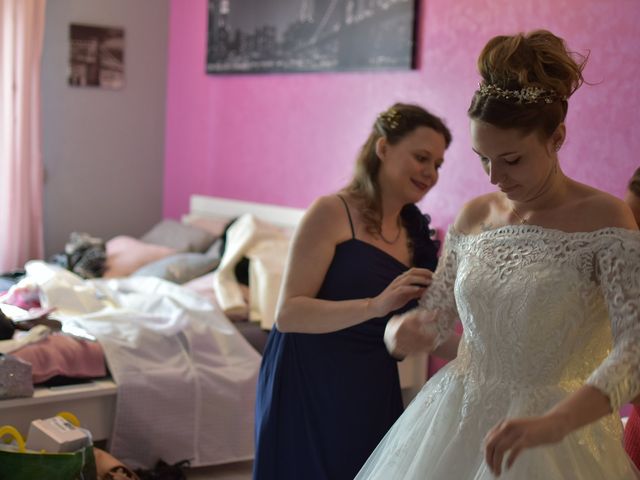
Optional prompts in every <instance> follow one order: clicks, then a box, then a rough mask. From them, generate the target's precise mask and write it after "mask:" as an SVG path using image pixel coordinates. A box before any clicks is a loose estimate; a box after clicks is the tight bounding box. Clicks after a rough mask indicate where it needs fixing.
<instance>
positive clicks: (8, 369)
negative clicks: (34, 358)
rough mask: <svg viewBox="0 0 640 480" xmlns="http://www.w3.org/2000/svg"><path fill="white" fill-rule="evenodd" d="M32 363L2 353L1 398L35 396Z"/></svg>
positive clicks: (0, 372) (0, 365) (0, 366)
mask: <svg viewBox="0 0 640 480" xmlns="http://www.w3.org/2000/svg"><path fill="white" fill-rule="evenodd" d="M31 374H32V371H31V364H29V363H27V362H25V361H23V360H20V359H19V358H17V357H14V356H13V355H4V354H0V398H16V397H31V396H33V382H32V380H31Z"/></svg>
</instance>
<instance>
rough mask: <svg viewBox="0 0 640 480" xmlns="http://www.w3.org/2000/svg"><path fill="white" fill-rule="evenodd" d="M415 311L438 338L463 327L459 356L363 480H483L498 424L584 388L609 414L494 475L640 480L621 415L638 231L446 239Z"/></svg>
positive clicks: (635, 322) (638, 301)
mask: <svg viewBox="0 0 640 480" xmlns="http://www.w3.org/2000/svg"><path fill="white" fill-rule="evenodd" d="M421 307H423V308H426V309H428V310H431V311H433V310H438V312H439V313H438V317H437V318H438V338H439V340H440V341H441V340H443V339H445V338H446V337H447V336H448V335H450V333H451V332H452V330H453V326H454V324H455V322H456V321H457V320H458V319H460V320H461V321H462V324H463V326H464V334H463V337H462V339H461V341H460V347H459V350H458V356H457V358H456V359H455V360H454V361H452V362H450V363H449V364H448V365H447V366H446V367H444V368H443V369H442V370H440V371H439V372H438V373H437V374H436V375H435V376H434V377H433V378H432V379H430V380H429V381H428V382H427V384H426V385H425V386H424V387H423V388H422V390H421V391H420V393H419V394H418V395H417V397H416V398H415V399H414V401H413V402H412V403H411V405H409V407H408V408H407V410H406V411H405V413H404V414H403V415H402V416H401V417H400V418H399V419H398V421H397V422H396V423H395V424H394V426H393V427H392V428H391V430H390V431H389V432H388V433H387V435H386V436H385V437H384V439H383V440H382V442H381V443H380V444H379V445H378V447H377V448H376V450H375V451H374V452H373V453H372V455H371V457H370V458H369V460H368V461H367V462H366V464H365V465H364V466H363V467H362V469H361V471H360V473H359V474H358V475H357V477H356V478H357V479H359V480H361V479H383V480H411V479H415V480H418V479H420V480H484V479H487V480H488V479H493V478H495V477H494V476H493V475H492V473H491V471H490V470H489V468H488V467H487V464H486V462H485V461H484V451H483V439H484V437H485V435H486V433H487V432H488V431H489V430H490V429H491V428H492V427H493V426H495V425H496V424H497V423H498V422H499V421H500V420H501V419H504V418H514V417H527V416H535V415H540V414H543V413H544V412H546V411H547V410H548V409H550V408H551V407H553V406H554V405H555V404H556V403H558V402H559V401H560V400H562V399H563V398H564V397H566V396H567V395H568V394H569V393H570V392H573V391H575V390H577V389H578V388H580V387H581V386H583V385H585V384H589V385H592V386H594V387H596V388H598V389H600V390H601V391H602V392H604V393H605V394H606V395H607V396H608V397H609V399H610V401H611V405H612V408H613V412H614V413H613V414H612V415H609V416H606V417H604V418H602V419H601V420H599V421H597V422H595V423H592V424H590V425H588V426H586V427H584V428H582V429H580V430H577V431H575V432H573V433H571V434H570V435H568V436H567V437H565V438H564V439H563V440H562V441H561V442H560V443H557V444H553V445H548V446H543V447H537V448H532V449H528V450H525V451H524V452H523V453H521V455H520V456H519V457H518V459H517V460H516V462H515V464H514V465H513V466H512V468H511V469H510V470H507V471H506V472H505V471H504V469H503V473H502V475H501V476H500V478H501V479H502V478H504V479H517V480H533V479H540V480H556V479H579V480H596V479H598V480H604V479H606V480H617V479H634V478H637V477H636V475H637V472H636V469H635V467H634V466H633V464H632V462H631V461H630V460H629V458H628V457H627V455H626V453H625V451H624V449H623V446H622V425H621V421H620V417H619V415H618V413H617V412H618V409H619V407H620V406H621V405H622V404H623V403H626V402H628V401H629V400H630V399H632V398H633V397H635V396H636V395H638V394H639V393H640V233H639V232H634V231H630V230H625V229H620V228H606V229H602V230H598V231H595V232H589V233H565V232H561V231H558V230H550V229H545V228H542V227H537V226H528V225H519V226H506V227H502V228H498V229H496V230H492V231H487V232H483V233H480V234H477V235H462V234H457V233H455V232H454V231H452V230H451V231H449V233H448V234H447V239H446V241H445V252H444V254H443V256H442V258H441V259H440V264H439V266H438V269H437V271H436V273H435V275H434V280H433V283H432V285H431V287H430V288H429V290H428V291H427V293H426V294H425V297H424V298H423V299H422V300H421Z"/></svg>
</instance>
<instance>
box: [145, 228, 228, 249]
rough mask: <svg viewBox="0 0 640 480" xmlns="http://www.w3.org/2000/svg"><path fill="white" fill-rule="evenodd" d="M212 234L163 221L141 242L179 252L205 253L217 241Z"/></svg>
mask: <svg viewBox="0 0 640 480" xmlns="http://www.w3.org/2000/svg"><path fill="white" fill-rule="evenodd" d="M216 238H217V237H216V236H215V235H213V234H212V233H210V232H208V231H206V230H203V229H201V228H198V227H193V226H191V225H185V224H182V223H180V222H177V221H176V220H162V221H161V222H160V223H158V224H156V225H155V226H154V227H153V228H152V229H151V230H149V231H148V232H147V233H145V234H144V235H143V236H142V237H140V240H142V241H143V242H146V243H153V244H154V245H162V246H164V247H169V248H173V249H174V250H177V251H178V252H200V253H202V252H204V251H205V250H206V249H207V248H209V247H210V246H211V244H212V243H213V242H214V241H215V240H216Z"/></svg>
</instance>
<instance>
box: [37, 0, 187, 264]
mask: <svg viewBox="0 0 640 480" xmlns="http://www.w3.org/2000/svg"><path fill="white" fill-rule="evenodd" d="M185 3H186V2H185ZM45 22H46V24H45V37H44V48H43V55H42V75H41V92H42V154H43V162H44V166H45V171H46V180H45V184H44V233H45V254H46V255H47V256H48V255H51V254H52V253H56V252H60V251H62V250H63V249H64V244H65V243H66V242H67V240H68V239H69V234H70V233H71V232H73V231H81V232H88V233H90V234H92V235H95V236H97V237H100V238H103V239H105V240H106V239H109V238H111V237H113V236H115V235H119V234H127V235H134V236H137V235H141V234H143V233H144V232H145V231H146V230H148V229H149V228H150V227H151V226H152V225H153V224H154V223H156V222H158V221H159V220H160V218H161V217H162V195H163V192H162V188H163V172H164V138H165V137H164V128H165V101H166V78H167V41H168V40H167V38H168V28H169V2H168V0H139V1H136V2H131V1H129V0H110V1H109V2H103V1H101V0H52V1H49V2H47V10H46V17H45ZM70 23H82V24H89V25H99V26H115V27H121V28H124V31H125V32H124V34H125V39H124V41H125V47H124V62H125V86H124V88H123V89H122V90H106V89H99V88H95V87H83V88H77V87H70V86H69V85H68V84H67V75H68V71H67V69H68V64H69V24H70Z"/></svg>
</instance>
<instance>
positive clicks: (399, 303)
mask: <svg viewBox="0 0 640 480" xmlns="http://www.w3.org/2000/svg"><path fill="white" fill-rule="evenodd" d="M432 275H433V272H431V270H427V269H426V268H410V269H409V270H407V271H406V272H404V273H402V274H400V275H398V276H397V277H396V278H394V279H393V281H392V282H391V283H390V284H389V285H388V286H387V288H385V289H384V291H383V292H382V293H381V294H380V295H378V296H377V297H374V298H372V299H371V308H372V311H373V312H374V315H375V316H376V317H384V316H385V315H386V314H387V313H389V312H392V311H393V310H396V309H398V308H400V307H404V306H405V305H406V304H407V302H409V301H410V300H414V299H416V298H420V297H421V296H422V294H423V293H424V292H425V290H426V289H427V287H428V286H429V285H431V277H432Z"/></svg>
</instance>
